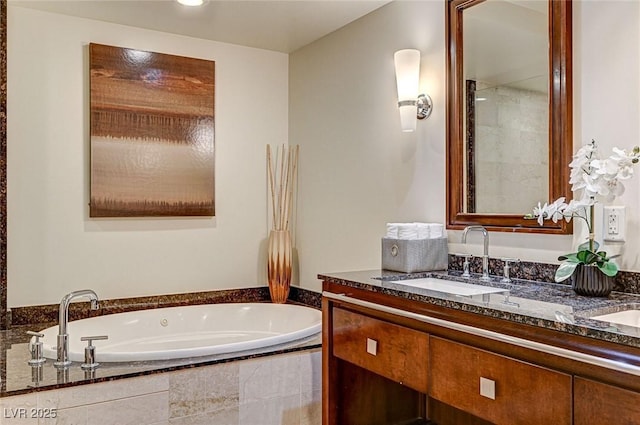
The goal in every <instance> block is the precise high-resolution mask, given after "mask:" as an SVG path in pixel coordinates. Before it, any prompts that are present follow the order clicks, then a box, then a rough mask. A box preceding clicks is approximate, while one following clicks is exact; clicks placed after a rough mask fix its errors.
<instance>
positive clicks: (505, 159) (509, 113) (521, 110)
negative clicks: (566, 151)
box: [466, 75, 549, 214]
mask: <svg viewBox="0 0 640 425" xmlns="http://www.w3.org/2000/svg"><path fill="white" fill-rule="evenodd" d="M466 87H467V96H468V98H467V113H468V116H467V138H468V140H467V142H468V143H467V154H468V155H469V160H470V161H468V162H469V163H470V166H469V167H468V169H467V179H468V182H467V188H468V196H467V208H468V211H469V212H481V213H497V212H500V213H508V214H509V213H512V214H518V213H521V212H522V211H526V209H527V205H529V206H530V205H534V204H535V203H536V202H537V201H538V200H540V199H547V198H548V190H549V189H548V186H549V184H548V165H549V164H548V162H549V148H548V143H546V142H547V138H548V134H549V97H548V90H547V87H548V79H547V77H546V75H541V76H536V77H531V78H527V79H524V80H519V81H513V82H509V83H504V84H500V85H491V84H487V83H484V82H481V81H467V85H466ZM523 188H526V189H527V190H523ZM475 193H482V196H480V197H479V196H474V194H475Z"/></svg>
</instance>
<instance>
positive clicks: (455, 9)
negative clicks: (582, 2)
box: [446, 0, 573, 234]
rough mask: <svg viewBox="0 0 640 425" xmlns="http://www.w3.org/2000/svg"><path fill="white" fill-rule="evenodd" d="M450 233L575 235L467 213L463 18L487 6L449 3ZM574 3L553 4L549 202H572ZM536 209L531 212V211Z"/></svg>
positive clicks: (551, 226)
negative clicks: (479, 229)
mask: <svg viewBox="0 0 640 425" xmlns="http://www.w3.org/2000/svg"><path fill="white" fill-rule="evenodd" d="M447 1H448V4H447V16H446V20H447V22H446V24H447V228H449V229H462V228H464V227H466V226H469V225H474V224H479V225H483V226H485V227H486V228H487V229H488V230H496V231H505V232H526V233H556V234H567V233H571V232H572V226H571V223H567V222H566V221H565V220H561V221H560V222H558V223H553V222H552V221H550V220H547V221H545V222H544V225H543V226H540V225H538V222H537V221H536V220H531V219H525V218H524V214H526V213H527V212H524V213H523V214H494V213H491V214H486V213H485V214H482V213H466V212H465V211H464V198H465V185H464V178H463V176H464V158H465V155H464V149H465V137H464V130H463V129H464V126H463V122H464V121H463V120H464V116H465V112H464V105H465V100H464V98H463V95H464V92H463V89H464V87H463V84H464V78H463V67H462V58H463V48H462V46H463V44H462V34H463V28H462V14H463V12H464V10H465V9H467V8H469V7H472V6H474V5H477V4H479V3H482V2H483V1H484V0H447ZM571 6H572V4H571V0H558V1H554V0H551V1H549V77H550V78H549V197H550V198H551V199H549V200H548V201H553V200H555V199H557V198H559V197H560V196H566V197H567V200H568V199H570V197H571V186H570V185H569V162H570V161H571V157H572V151H573V134H572V119H573V113H572V80H571V75H572V72H571V31H572V29H571V10H572V7H571ZM533 207H534V205H532V206H531V208H532V210H533Z"/></svg>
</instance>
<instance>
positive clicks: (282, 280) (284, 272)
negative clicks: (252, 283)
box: [267, 230, 292, 304]
mask: <svg viewBox="0 0 640 425" xmlns="http://www.w3.org/2000/svg"><path fill="white" fill-rule="evenodd" d="M291 254H292V252H291V234H290V233H289V231H288V230H272V231H271V232H270V233H269V252H268V258H267V278H268V281H269V294H270V295H271V301H272V302H274V303H278V304H282V303H285V302H286V301H287V298H288V297H289V287H290V286H291Z"/></svg>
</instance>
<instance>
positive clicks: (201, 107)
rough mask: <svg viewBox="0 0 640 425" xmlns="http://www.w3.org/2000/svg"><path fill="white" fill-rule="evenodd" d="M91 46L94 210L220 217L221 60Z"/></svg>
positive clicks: (102, 213)
mask: <svg viewBox="0 0 640 425" xmlns="http://www.w3.org/2000/svg"><path fill="white" fill-rule="evenodd" d="M89 50H90V60H89V61H90V66H89V67H90V72H91V205H90V216H91V217H144V216H147V217H148V216H214V215H215V198H214V81H215V62H213V61H208V60H202V59H193V58H185V57H181V56H172V55H166V54H159V53H151V52H145V51H140V50H133V49H124V48H120V47H112V46H105V45H100V44H93V43H92V44H90V46H89Z"/></svg>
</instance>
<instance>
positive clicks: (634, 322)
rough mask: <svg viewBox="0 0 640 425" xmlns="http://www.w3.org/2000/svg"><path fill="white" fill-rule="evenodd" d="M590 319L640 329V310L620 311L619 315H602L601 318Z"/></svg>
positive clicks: (593, 317)
mask: <svg viewBox="0 0 640 425" xmlns="http://www.w3.org/2000/svg"><path fill="white" fill-rule="evenodd" d="M590 319H594V320H601V321H603V322H610V323H617V324H619V325H626V326H633V327H636V328H640V310H635V309H633V310H625V311H619V312H617V313H610V314H602V315H600V316H592V317H590Z"/></svg>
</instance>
